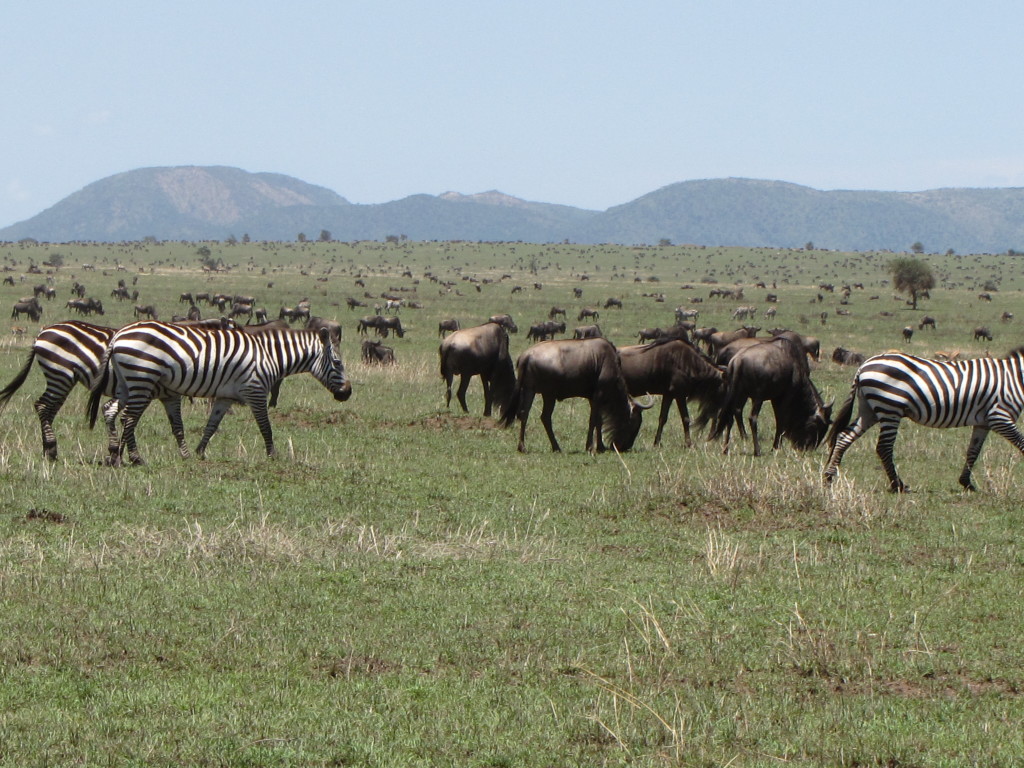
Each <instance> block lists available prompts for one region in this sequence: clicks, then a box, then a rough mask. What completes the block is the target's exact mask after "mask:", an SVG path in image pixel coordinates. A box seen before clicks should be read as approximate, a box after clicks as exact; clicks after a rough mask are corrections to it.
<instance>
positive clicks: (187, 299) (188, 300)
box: [178, 292, 196, 304]
mask: <svg viewBox="0 0 1024 768" xmlns="http://www.w3.org/2000/svg"><path fill="white" fill-rule="evenodd" d="M178 303H179V304H195V303H196V299H195V297H194V296H193V295H192V294H191V293H190V292H185V293H183V294H181V295H180V296H178Z"/></svg>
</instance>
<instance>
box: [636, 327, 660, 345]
mask: <svg viewBox="0 0 1024 768" xmlns="http://www.w3.org/2000/svg"><path fill="white" fill-rule="evenodd" d="M636 336H637V339H639V340H640V343H641V344H643V343H644V342H645V341H654V340H656V339H660V338H663V337H664V336H665V329H664V328H641V329H640V330H639V332H638V333H637V334H636Z"/></svg>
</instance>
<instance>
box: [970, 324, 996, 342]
mask: <svg viewBox="0 0 1024 768" xmlns="http://www.w3.org/2000/svg"><path fill="white" fill-rule="evenodd" d="M978 339H985V341H992V331H990V330H989V329H988V328H986V327H985V326H983V325H979V326H978V327H977V328H975V329H974V340H975V341H977V340H978Z"/></svg>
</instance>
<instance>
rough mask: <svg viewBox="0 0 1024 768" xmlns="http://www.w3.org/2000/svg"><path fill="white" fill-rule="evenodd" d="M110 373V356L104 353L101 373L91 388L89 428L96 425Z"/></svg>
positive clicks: (88, 411) (87, 407)
mask: <svg viewBox="0 0 1024 768" xmlns="http://www.w3.org/2000/svg"><path fill="white" fill-rule="evenodd" d="M107 352H109V350H107ZM110 375H111V373H110V357H109V354H107V353H104V355H103V363H102V365H101V367H100V372H99V375H98V376H97V377H96V381H95V382H93V386H92V389H91V390H89V402H88V404H87V405H86V413H87V414H88V416H89V429H92V428H93V427H95V426H96V416H97V415H98V414H99V411H100V400H102V399H103V393H104V392H105V391H106V389H107V382H108V381H109V380H110Z"/></svg>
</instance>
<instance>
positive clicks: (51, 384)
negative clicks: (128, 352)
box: [0, 321, 114, 460]
mask: <svg viewBox="0 0 1024 768" xmlns="http://www.w3.org/2000/svg"><path fill="white" fill-rule="evenodd" d="M113 335H114V329H113V328H105V327H103V326H101V325H93V324H92V323H81V322H76V321H68V322H66V323H57V324H55V325H50V326H47V327H46V328H43V330H41V331H40V332H39V335H38V336H36V340H35V341H34V342H33V344H32V350H31V351H30V352H29V355H28V359H27V360H26V361H25V365H24V366H22V369H21V370H20V371H19V372H18V375H17V376H15V377H14V380H13V381H12V382H11V383H10V384H8V385H7V386H6V387H5V388H4V389H3V390H0V408H3V407H4V406H6V405H7V403H8V401H9V400H10V399H11V396H12V395H13V394H14V393H15V392H17V391H18V389H20V388H21V385H22V384H24V383H25V380H26V379H27V378H28V375H29V373H30V372H31V370H32V363H33V362H37V363H38V364H39V369H40V370H41V371H42V372H43V377H44V378H45V379H46V389H45V390H44V391H43V394H42V395H40V396H39V399H38V400H36V401H35V403H33V407H34V408H35V410H36V414H37V415H38V416H39V425H40V428H41V429H42V433H43V454H44V455H45V456H46V457H47V458H48V459H52V460H55V459H56V458H57V436H56V435H55V434H54V431H53V420H54V419H55V418H56V417H57V413H58V412H59V411H60V409H61V407H62V406H63V405H64V402H65V401H66V400H67V399H68V395H69V394H70V393H71V390H72V389H74V388H75V385H76V384H84V385H85V386H86V387H87V388H90V389H91V388H92V386H93V384H94V383H95V381H96V377H97V376H98V374H99V371H100V365H101V363H102V360H103V353H104V352H105V351H106V349H107V344H108V342H109V341H110V339H111V337H112V336H113ZM107 394H110V393H109V392H108V393H107Z"/></svg>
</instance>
